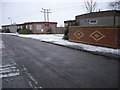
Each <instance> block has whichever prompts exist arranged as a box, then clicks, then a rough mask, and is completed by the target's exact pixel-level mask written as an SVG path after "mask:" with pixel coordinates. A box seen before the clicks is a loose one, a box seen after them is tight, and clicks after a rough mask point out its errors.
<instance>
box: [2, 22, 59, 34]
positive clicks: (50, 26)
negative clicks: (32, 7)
mask: <svg viewBox="0 0 120 90" xmlns="http://www.w3.org/2000/svg"><path fill="white" fill-rule="evenodd" d="M12 26H13V25H4V26H2V29H3V30H4V29H10V27H12ZM15 26H17V28H16V29H28V30H31V31H32V33H53V30H55V28H56V27H57V22H27V23H23V24H16V25H14V27H15ZM16 31H17V30H14V31H11V32H16Z"/></svg>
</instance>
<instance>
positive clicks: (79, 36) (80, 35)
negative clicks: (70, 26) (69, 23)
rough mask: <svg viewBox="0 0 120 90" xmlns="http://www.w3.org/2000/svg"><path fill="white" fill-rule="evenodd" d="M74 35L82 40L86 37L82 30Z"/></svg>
mask: <svg viewBox="0 0 120 90" xmlns="http://www.w3.org/2000/svg"><path fill="white" fill-rule="evenodd" d="M74 35H75V37H77V38H78V39H80V38H81V37H83V36H84V33H83V32H81V31H80V30H78V31H76V32H75V33H74Z"/></svg>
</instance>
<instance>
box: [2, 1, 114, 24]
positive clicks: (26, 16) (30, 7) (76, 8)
mask: <svg viewBox="0 0 120 90" xmlns="http://www.w3.org/2000/svg"><path fill="white" fill-rule="evenodd" d="M84 1H85V0H60V1H58V0H44V1H42V0H39V1H38V0H29V1H28V0H2V1H1V3H0V7H2V8H1V10H0V12H1V14H2V18H0V19H2V20H1V21H2V22H0V26H1V25H6V24H10V19H8V17H10V18H12V22H13V23H14V22H15V23H24V22H35V21H38V22H40V21H44V17H43V13H41V10H42V8H49V9H51V12H52V13H50V14H49V16H50V21H51V22H58V26H63V23H64V21H65V20H73V19H75V16H76V15H80V14H84V13H86V11H85V9H84V3H83V2H84ZM94 1H96V2H97V10H99V9H101V10H102V11H104V10H107V9H108V6H107V5H108V0H94ZM110 1H114V0H109V2H110ZM1 14H0V17H1Z"/></svg>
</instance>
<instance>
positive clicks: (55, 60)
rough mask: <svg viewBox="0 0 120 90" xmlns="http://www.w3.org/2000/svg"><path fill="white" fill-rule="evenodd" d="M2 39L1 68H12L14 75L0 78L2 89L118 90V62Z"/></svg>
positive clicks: (9, 38)
mask: <svg viewBox="0 0 120 90" xmlns="http://www.w3.org/2000/svg"><path fill="white" fill-rule="evenodd" d="M2 40H3V43H4V46H5V48H3V53H2V62H3V67H6V65H9V67H13V69H10V72H11V71H12V72H13V73H14V74H16V75H14V76H10V77H8V76H6V77H5V76H1V77H3V88H11V87H12V88H17V87H21V88H31V87H32V88H35V87H37V88H117V87H118V60H117V59H112V58H108V57H104V56H98V55H94V54H91V53H87V52H83V51H78V50H74V49H69V48H66V47H62V46H57V45H53V44H48V43H44V42H40V41H38V40H33V39H25V38H20V37H17V36H9V35H3V36H2ZM3 67H2V69H3ZM6 68H7V67H6ZM2 69H1V70H2ZM2 71H3V72H4V70H2ZM5 75H6V74H5ZM9 82H10V83H9Z"/></svg>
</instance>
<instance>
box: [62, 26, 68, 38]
mask: <svg viewBox="0 0 120 90" xmlns="http://www.w3.org/2000/svg"><path fill="white" fill-rule="evenodd" d="M68 31H69V26H67V27H66V29H65V32H64V37H63V39H65V40H68V39H69V38H68Z"/></svg>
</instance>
